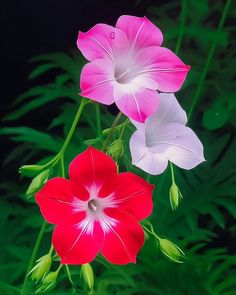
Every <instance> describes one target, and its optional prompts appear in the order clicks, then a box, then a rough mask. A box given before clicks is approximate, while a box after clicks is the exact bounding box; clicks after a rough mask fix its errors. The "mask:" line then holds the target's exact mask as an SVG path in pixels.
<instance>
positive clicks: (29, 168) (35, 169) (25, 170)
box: [19, 165, 44, 177]
mask: <svg viewBox="0 0 236 295" xmlns="http://www.w3.org/2000/svg"><path fill="white" fill-rule="evenodd" d="M43 169H44V167H43V166H41V165H24V166H22V167H20V168H19V172H20V173H21V174H22V175H24V176H27V177H35V176H36V175H38V174H39V173H40V172H41V171H43Z"/></svg>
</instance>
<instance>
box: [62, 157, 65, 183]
mask: <svg viewBox="0 0 236 295" xmlns="http://www.w3.org/2000/svg"><path fill="white" fill-rule="evenodd" d="M61 176H62V177H63V178H65V163H64V154H62V155H61Z"/></svg>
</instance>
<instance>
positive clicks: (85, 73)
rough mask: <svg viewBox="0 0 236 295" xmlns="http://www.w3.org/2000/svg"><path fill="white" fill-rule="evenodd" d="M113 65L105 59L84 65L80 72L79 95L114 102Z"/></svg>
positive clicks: (109, 102) (104, 101) (103, 101)
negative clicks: (80, 91)
mask: <svg viewBox="0 0 236 295" xmlns="http://www.w3.org/2000/svg"><path fill="white" fill-rule="evenodd" d="M114 81H115V78H114V66H113V64H112V63H111V62H109V61H108V60H105V59H99V60H95V61H93V62H92V63H88V64H86V65H85V66H84V68H83V70H82V72H81V78H80V87H81V90H82V93H81V95H82V96H84V97H87V98H90V99H92V100H95V101H98V102H101V103H104V104H107V105H110V104H112V103H113V102H114V98H113V84H114Z"/></svg>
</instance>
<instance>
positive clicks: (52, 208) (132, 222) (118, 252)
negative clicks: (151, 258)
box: [35, 15, 204, 288]
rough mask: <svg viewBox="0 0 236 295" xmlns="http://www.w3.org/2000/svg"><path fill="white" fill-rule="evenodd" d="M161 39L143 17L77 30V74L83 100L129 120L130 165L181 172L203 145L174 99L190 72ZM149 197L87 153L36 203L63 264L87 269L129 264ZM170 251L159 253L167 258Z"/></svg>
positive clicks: (96, 154)
mask: <svg viewBox="0 0 236 295" xmlns="http://www.w3.org/2000/svg"><path fill="white" fill-rule="evenodd" d="M162 41H163V36H162V33H161V31H160V30H159V29H158V28H157V27H156V26H155V25H154V24H152V23H151V22H150V21H149V20H148V19H147V18H146V17H143V18H142V17H134V16H127V15H124V16H121V17H120V18H119V19H118V21H117V23H116V25H115V27H112V26H109V25H106V24H97V25H95V26H94V27H93V28H91V29H90V30H89V31H88V32H86V33H82V32H80V33H79V36H78V41H77V45H78V48H79V49H80V50H81V52H82V54H83V55H84V56H85V58H86V59H87V60H88V61H89V63H87V64H86V65H85V66H84V68H83V70H82V73H81V89H82V96H84V97H86V98H89V99H91V100H94V101H97V102H100V103H103V104H106V105H110V104H112V103H114V102H115V104H116V105H117V107H118V108H119V109H120V111H121V112H122V113H123V114H125V115H126V116H127V117H128V118H129V119H130V120H131V122H132V123H133V125H134V126H135V127H136V129H137V130H136V131H135V132H134V133H133V135H132V136H131V138H130V151H131V156H132V164H133V165H135V166H137V167H139V168H141V169H142V170H144V171H146V172H148V173H149V174H152V175H156V174H160V173H162V172H163V171H164V170H165V169H166V168H167V165H168V162H169V161H170V162H173V163H174V164H175V165H177V166H179V167H181V168H184V169H192V168H193V167H195V166H196V165H198V164H200V163H201V162H202V161H204V156H203V146H202V144H201V142H200V140H199V139H198V137H197V136H196V135H195V133H194V132H193V131H192V130H191V129H190V128H189V127H187V126H186V124H187V116H186V113H185V111H184V110H183V109H182V108H181V106H180V105H179V103H178V101H177V100H176V98H175V95H174V92H176V91H178V90H179V89H180V88H181V86H182V84H183V83H184V81H185V78H186V75H187V73H188V71H189V69H190V67H189V66H187V65H185V64H184V63H183V62H182V61H181V60H180V59H179V58H178V57H177V56H176V55H175V54H174V53H173V52H172V51H171V50H169V49H167V48H164V47H161V44H162ZM117 146H119V153H117ZM123 153H124V149H123V144H122V141H121V139H120V138H119V139H117V140H116V141H115V142H114V143H113V144H112V145H111V146H110V152H109V154H110V155H112V156H114V159H115V160H116V161H118V160H119V158H120V157H121V156H122V155H123ZM40 185H41V183H40ZM176 187H177V186H176ZM152 191H153V185H151V184H149V183H148V182H146V181H145V180H144V179H142V178H140V177H139V176H137V175H135V174H133V173H130V172H124V173H120V174H119V173H118V172H117V166H116V163H115V162H114V161H113V160H112V158H111V157H110V156H108V155H107V154H105V153H104V152H102V151H99V150H97V149H95V148H93V147H89V148H88V149H87V150H86V151H84V152H83V153H81V154H80V155H78V156H77V157H76V158H75V159H74V160H73V161H72V162H71V164H70V167H69V179H65V178H61V177H56V178H53V179H50V180H48V181H47V182H46V184H45V185H44V187H43V188H42V189H41V190H40V191H39V192H37V193H36V194H35V197H36V201H37V203H38V205H39V207H40V209H41V212H42V215H43V216H44V218H45V219H46V220H47V221H48V222H49V223H52V224H55V225H56V226H55V229H54V232H53V237H52V242H53V245H54V248H55V250H56V252H57V254H58V255H59V256H60V258H61V263H62V264H83V265H87V263H89V262H90V261H92V260H93V259H94V258H95V257H96V255H97V254H98V253H101V254H102V255H103V256H104V257H105V258H106V259H107V260H108V261H109V262H111V263H114V264H127V263H129V262H135V261H136V255H137V253H138V251H139V250H140V249H141V247H142V245H143V243H144V231H143V228H142V227H141V225H140V221H141V220H143V219H145V218H147V217H148V216H149V215H150V214H151V211H152V206H153V204H152ZM172 195H173V193H172ZM175 203H176V202H175ZM175 207H177V205H176V204H175ZM160 241H167V240H165V239H161V238H159V243H160V247H161V249H162V251H164V250H163V249H164V248H165V247H164V246H163V245H162V244H163V243H164V242H162V243H161V242H160ZM170 243H171V242H168V247H169V248H170V246H169V245H171V247H172V248H173V247H174V246H173V245H174V244H170ZM163 247H164V248H163ZM175 249H177V248H175ZM176 251H177V250H176ZM167 252H168V253H167ZM170 252H171V251H169V250H168V251H167V250H165V251H164V253H165V255H167V256H168V257H169V256H171V253H172V252H173V251H172V252H171V253H170ZM177 252H178V253H177V254H178V255H179V253H180V252H179V250H178V251H177ZM166 253H167V254H166ZM177 254H176V256H178V255H177ZM176 260H177V259H176ZM88 267H89V266H88ZM84 269H85V266H84ZM89 272H90V273H91V271H90V270H89ZM92 284H93V283H91V282H90V285H92ZM90 287H91V286H90ZM91 288H92V287H91Z"/></svg>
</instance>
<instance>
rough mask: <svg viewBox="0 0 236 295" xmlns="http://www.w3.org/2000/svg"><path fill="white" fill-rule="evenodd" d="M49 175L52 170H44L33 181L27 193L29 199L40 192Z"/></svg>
mask: <svg viewBox="0 0 236 295" xmlns="http://www.w3.org/2000/svg"><path fill="white" fill-rule="evenodd" d="M49 174H50V169H47V170H44V171H43V172H41V173H40V174H39V175H38V176H36V177H35V178H34V179H33V180H32V181H31V184H30V186H29V187H28V189H27V191H26V195H27V197H31V196H32V195H33V194H34V193H36V192H38V191H39V190H40V189H41V188H42V186H43V185H44V183H45V182H46V180H47V179H48V176H49Z"/></svg>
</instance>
